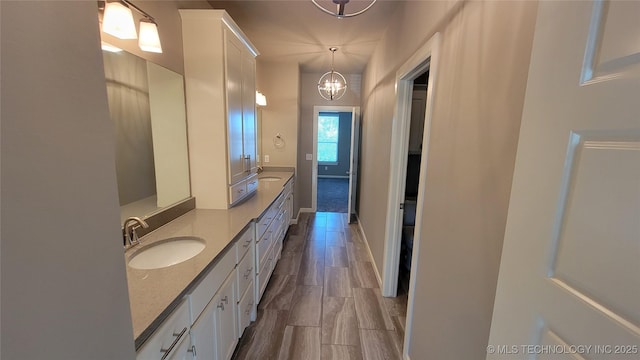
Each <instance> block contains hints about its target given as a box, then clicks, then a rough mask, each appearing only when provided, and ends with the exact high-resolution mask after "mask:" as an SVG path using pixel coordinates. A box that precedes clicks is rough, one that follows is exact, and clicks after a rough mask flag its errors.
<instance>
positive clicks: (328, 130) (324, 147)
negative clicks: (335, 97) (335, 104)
mask: <svg viewBox="0 0 640 360" xmlns="http://www.w3.org/2000/svg"><path fill="white" fill-rule="evenodd" d="M339 127H340V118H339V117H338V115H337V114H336V115H320V116H318V162H319V163H321V164H332V165H335V164H337V163H338V133H339V130H338V129H339Z"/></svg>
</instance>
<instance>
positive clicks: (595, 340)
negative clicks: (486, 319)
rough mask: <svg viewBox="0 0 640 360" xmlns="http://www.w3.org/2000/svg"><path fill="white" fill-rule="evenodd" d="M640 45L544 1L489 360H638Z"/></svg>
mask: <svg viewBox="0 0 640 360" xmlns="http://www.w3.org/2000/svg"><path fill="white" fill-rule="evenodd" d="M639 39H640V2H637V1H612V2H606V1H595V2H592V1H573V2H571V1H568V2H560V1H543V2H541V3H540V8H539V12H538V20H537V25H536V33H535V38H534V47H533V53H532V58H531V66H530V70H529V80H528V84H527V92H526V98H525V106H524V111H523V118H522V126H521V130H520V140H519V144H518V155H517V159H516V168H515V174H514V179H513V187H512V193H511V202H510V205H509V215H508V220H507V227H506V233H505V241H504V247H503V253H502V259H501V266H500V276H499V279H498V289H497V293H496V300H495V308H494V315H493V322H492V327H491V336H490V339H489V347H488V348H487V353H488V354H487V359H510V360H511V359H554V360H559V359H611V360H613V359H615V360H620V359H640V349H639V348H640V77H639V76H638V75H639V65H640V41H639Z"/></svg>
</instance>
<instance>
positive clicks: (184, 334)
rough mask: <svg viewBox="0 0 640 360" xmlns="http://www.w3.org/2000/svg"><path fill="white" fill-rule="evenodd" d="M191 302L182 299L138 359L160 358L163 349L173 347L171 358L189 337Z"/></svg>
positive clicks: (139, 354)
mask: <svg viewBox="0 0 640 360" xmlns="http://www.w3.org/2000/svg"><path fill="white" fill-rule="evenodd" d="M190 325H191V324H190V323H189V304H187V302H186V301H184V300H183V301H182V302H181V303H180V305H178V307H177V308H176V309H175V310H173V312H172V313H171V315H169V317H168V318H167V319H166V320H165V321H164V322H163V323H162V325H160V327H159V328H158V329H157V330H156V331H155V332H154V333H153V335H152V336H151V338H150V339H149V340H147V342H146V343H145V344H144V345H143V346H142V348H141V349H140V350H139V351H138V354H137V355H136V359H137V360H147V359H154V360H157V359H160V358H161V357H162V356H163V355H164V352H163V350H166V349H171V350H172V351H171V354H170V356H167V357H168V358H171V356H173V355H174V354H175V352H176V351H177V348H178V347H179V346H180V344H182V342H184V341H185V340H186V339H187V338H188V337H189V326H190Z"/></svg>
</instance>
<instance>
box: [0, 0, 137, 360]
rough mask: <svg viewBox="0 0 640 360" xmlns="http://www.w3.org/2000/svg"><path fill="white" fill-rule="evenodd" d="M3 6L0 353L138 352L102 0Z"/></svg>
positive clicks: (90, 355)
mask: <svg viewBox="0 0 640 360" xmlns="http://www.w3.org/2000/svg"><path fill="white" fill-rule="evenodd" d="M0 8H1V16H2V18H1V23H2V34H1V36H2V38H1V42H2V64H1V66H2V69H1V73H2V84H1V86H2V89H1V92H2V99H1V101H2V103H1V121H2V134H1V136H2V152H1V154H2V180H1V181H2V189H1V198H2V204H1V209H2V210H1V214H2V219H1V221H2V234H1V240H0V241H1V249H2V251H1V258H0V261H1V263H2V266H1V269H2V274H1V277H2V283H1V291H2V292H1V293H2V300H1V301H2V310H1V311H2V313H1V316H2V317H1V319H2V323H1V325H0V328H1V330H0V334H1V336H2V338H1V340H0V343H1V349H2V353H1V357H2V358H4V359H7V360H10V359H79V358H86V359H105V360H106V359H133V358H134V356H135V353H134V344H133V331H132V327H131V317H130V311H129V301H128V293H127V282H126V274H125V263H124V256H123V248H122V239H121V233H120V226H119V225H120V219H119V205H118V194H117V189H116V186H117V185H116V173H115V152H114V146H115V135H114V126H113V124H112V122H111V120H110V119H109V110H108V107H107V94H106V87H105V78H104V70H103V65H102V53H101V50H100V38H99V34H98V17H97V7H96V3H95V2H77V1H73V2H72V1H69V2H61V1H55V2H49V1H38V2H35V1H2V2H0Z"/></svg>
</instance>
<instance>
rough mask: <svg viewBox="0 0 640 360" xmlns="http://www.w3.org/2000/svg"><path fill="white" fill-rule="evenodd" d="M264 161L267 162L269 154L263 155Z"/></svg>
mask: <svg viewBox="0 0 640 360" xmlns="http://www.w3.org/2000/svg"><path fill="white" fill-rule="evenodd" d="M264 162H266V163H268V162H269V155H265V156H264Z"/></svg>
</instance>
